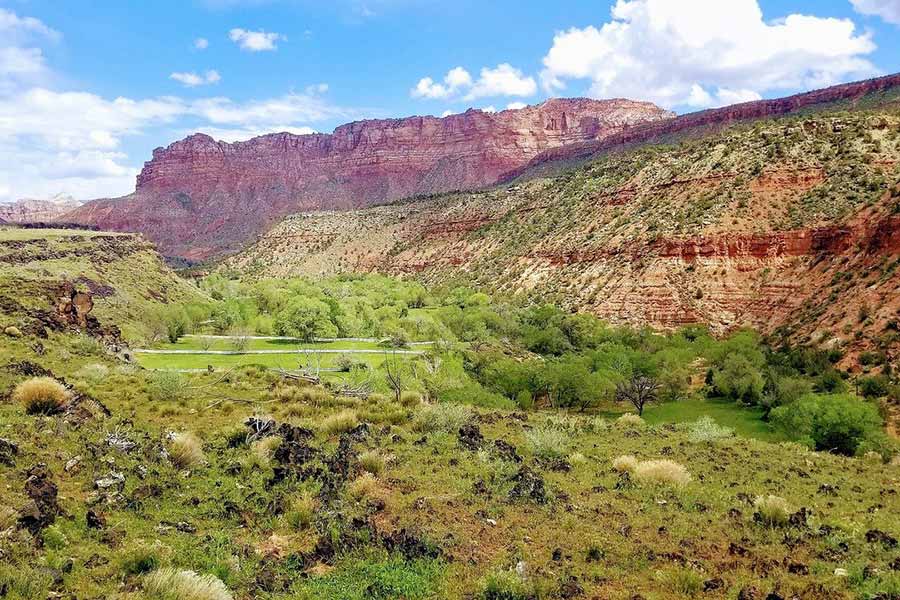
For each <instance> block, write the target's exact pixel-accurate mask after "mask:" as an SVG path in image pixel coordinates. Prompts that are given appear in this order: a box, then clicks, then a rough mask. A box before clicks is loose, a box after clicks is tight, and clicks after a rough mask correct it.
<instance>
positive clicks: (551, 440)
mask: <svg viewBox="0 0 900 600" xmlns="http://www.w3.org/2000/svg"><path fill="white" fill-rule="evenodd" d="M525 443H526V444H527V445H528V448H529V449H530V450H531V452H532V453H533V454H534V455H535V456H537V457H539V458H560V457H561V456H564V455H565V454H566V451H567V450H568V448H569V436H568V435H566V434H565V433H564V432H563V431H560V430H559V429H556V428H553V427H537V428H535V429H532V430H530V431H526V432H525Z"/></svg>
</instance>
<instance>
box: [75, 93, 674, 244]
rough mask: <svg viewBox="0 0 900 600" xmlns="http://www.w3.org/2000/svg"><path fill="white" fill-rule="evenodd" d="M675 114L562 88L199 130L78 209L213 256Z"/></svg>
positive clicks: (498, 172)
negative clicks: (444, 107)
mask: <svg viewBox="0 0 900 600" xmlns="http://www.w3.org/2000/svg"><path fill="white" fill-rule="evenodd" d="M672 116H674V115H673V114H672V113H670V112H668V111H665V110H663V109H661V108H659V107H657V106H655V105H653V104H651V103H648V102H636V101H631V100H588V99H573V100H565V99H554V100H548V101H547V102H544V103H543V104H540V105H537V106H531V107H527V108H523V109H519V110H506V111H502V112H499V113H486V112H483V111H478V110H470V111H467V112H465V113H463V114H458V115H452V116H449V117H445V118H437V117H410V118H405V119H388V120H370V121H360V122H356V123H350V124H347V125H342V126H340V127H338V128H337V129H335V131H334V133H332V134H312V135H293V134H289V133H278V134H270V135H265V136H261V137H257V138H254V139H251V140H249V141H246V142H237V143H233V144H228V143H225V142H217V141H215V140H213V139H212V138H211V137H209V136H207V135H202V134H196V135H192V136H190V137H188V138H186V139H184V140H181V141H178V142H175V143H173V144H171V145H170V146H169V147H167V148H158V149H157V150H155V151H154V153H153V158H152V160H150V161H148V162H147V163H146V164H145V165H144V169H143V170H142V171H141V173H140V175H139V176H138V178H137V187H136V189H135V192H134V193H133V194H131V195H129V196H126V197H124V198H122V199H117V200H99V201H94V202H90V203H88V204H87V205H85V206H83V207H82V208H80V209H78V210H76V211H74V212H73V213H71V214H70V215H68V217H67V218H68V219H69V220H74V221H78V222H82V223H90V224H95V225H99V226H101V227H102V228H104V229H112V230H118V231H140V232H143V233H145V234H146V235H147V237H148V238H149V239H150V240H152V241H154V242H156V243H157V245H158V246H159V248H160V250H161V251H162V252H163V254H165V255H167V256H170V257H182V258H188V259H194V260H202V259H205V258H210V257H215V256H218V255H222V254H227V253H230V252H233V251H236V250H239V249H240V248H241V247H243V246H244V245H245V244H246V243H247V242H249V241H251V240H252V239H253V238H254V237H255V236H257V235H258V234H261V233H263V232H265V231H266V230H267V229H268V228H270V227H271V226H272V225H274V224H275V223H276V222H277V221H278V220H279V219H281V218H282V217H284V216H285V215H288V214H290V213H293V212H298V211H307V210H334V209H351V208H359V207H364V206H370V205H372V204H377V203H382V202H385V201H391V200H396V199H400V198H404V197H408V196H413V195H419V194H434V193H441V192H447V191H452V190H456V189H473V188H479V187H483V186H486V185H491V184H493V183H495V182H496V181H497V179H499V178H500V177H501V176H502V175H503V174H504V173H507V172H509V171H510V170H512V169H515V168H517V167H519V166H521V165H523V164H525V163H526V162H528V161H529V160H530V159H531V158H532V157H534V156H536V155H537V154H539V153H540V152H542V151H544V150H547V149H548V148H553V147H558V146H563V145H567V144H572V143H576V142H585V141H588V140H594V139H602V138H604V137H606V136H608V135H611V134H613V133H616V132H619V131H622V130H623V129H624V128H626V127H630V126H633V125H635V124H637V123H641V122H645V121H652V120H659V119H669V118H671V117H672Z"/></svg>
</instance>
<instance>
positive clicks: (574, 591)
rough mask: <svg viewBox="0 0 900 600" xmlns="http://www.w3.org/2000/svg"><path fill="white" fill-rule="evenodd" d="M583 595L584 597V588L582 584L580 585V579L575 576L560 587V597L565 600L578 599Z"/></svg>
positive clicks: (570, 577)
mask: <svg viewBox="0 0 900 600" xmlns="http://www.w3.org/2000/svg"><path fill="white" fill-rule="evenodd" d="M582 595H584V588H583V587H581V584H580V583H578V578H577V577H575V576H574V575H571V576H569V578H568V579H567V580H566V581H564V582H563V583H562V585H560V587H559V597H560V598H563V600H568V599H569V598H577V597H579V596H582Z"/></svg>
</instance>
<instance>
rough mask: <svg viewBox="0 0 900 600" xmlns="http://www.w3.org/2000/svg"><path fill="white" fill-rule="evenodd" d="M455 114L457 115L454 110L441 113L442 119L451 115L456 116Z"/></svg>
mask: <svg viewBox="0 0 900 600" xmlns="http://www.w3.org/2000/svg"><path fill="white" fill-rule="evenodd" d="M455 114H457V113H456V111H454V110H445V111H444V112H442V113H441V117H449V116H450V115H455Z"/></svg>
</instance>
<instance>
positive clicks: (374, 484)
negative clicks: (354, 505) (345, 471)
mask: <svg viewBox="0 0 900 600" xmlns="http://www.w3.org/2000/svg"><path fill="white" fill-rule="evenodd" d="M347 491H348V492H349V493H350V497H351V498H353V499H354V500H362V499H364V498H373V497H375V496H376V495H377V494H378V480H377V479H375V476H374V475H372V474H371V473H363V474H362V475H360V476H359V477H357V478H356V479H354V480H353V481H351V482H350V483H349V484H348V485H347Z"/></svg>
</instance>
